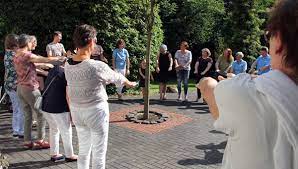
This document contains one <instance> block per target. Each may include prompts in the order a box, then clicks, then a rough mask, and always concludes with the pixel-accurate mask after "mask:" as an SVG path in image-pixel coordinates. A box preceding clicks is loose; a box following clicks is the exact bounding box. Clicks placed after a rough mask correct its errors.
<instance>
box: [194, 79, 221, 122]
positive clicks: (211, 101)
mask: <svg viewBox="0 0 298 169" xmlns="http://www.w3.org/2000/svg"><path fill="white" fill-rule="evenodd" d="M217 84H218V82H217V81H216V80H215V79H213V78H211V77H208V78H203V79H202V80H201V81H200V82H199V84H197V87H198V88H199V89H200V90H201V93H202V96H203V98H204V99H205V101H206V102H207V104H208V106H209V110H210V112H211V115H212V117H213V118H214V119H215V120H216V119H217V118H218V116H219V110H218V107H217V104H216V100H215V95H214V89H215V87H216V86H217Z"/></svg>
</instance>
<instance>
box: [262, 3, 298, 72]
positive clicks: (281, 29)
mask: <svg viewBox="0 0 298 169" xmlns="http://www.w3.org/2000/svg"><path fill="white" fill-rule="evenodd" d="M267 32H268V33H269V34H270V35H269V37H270V36H271V37H272V36H276V35H277V34H278V33H279V35H280V38H281V43H282V46H281V48H280V49H278V50H277V52H278V53H280V54H283V55H284V56H283V57H284V58H283V62H284V63H283V64H285V66H287V67H290V68H291V69H293V70H294V71H295V74H296V75H297V74H298V38H297V37H298V1H297V0H279V1H277V3H276V4H275V6H274V8H273V9H272V11H271V14H270V18H269V21H268V24H267ZM268 33H267V34H268Z"/></svg>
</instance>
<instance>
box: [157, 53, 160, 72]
mask: <svg viewBox="0 0 298 169" xmlns="http://www.w3.org/2000/svg"><path fill="white" fill-rule="evenodd" d="M159 56H160V53H158V54H157V58H156V72H157V73H159V71H160V69H159Z"/></svg>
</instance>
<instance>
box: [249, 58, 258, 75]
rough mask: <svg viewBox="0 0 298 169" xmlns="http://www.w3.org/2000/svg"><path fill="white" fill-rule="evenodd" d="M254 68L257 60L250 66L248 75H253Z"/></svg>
mask: <svg viewBox="0 0 298 169" xmlns="http://www.w3.org/2000/svg"><path fill="white" fill-rule="evenodd" d="M256 66H257V60H255V61H254V63H253V64H252V65H251V67H250V70H249V73H253V71H254V69H255V67H256Z"/></svg>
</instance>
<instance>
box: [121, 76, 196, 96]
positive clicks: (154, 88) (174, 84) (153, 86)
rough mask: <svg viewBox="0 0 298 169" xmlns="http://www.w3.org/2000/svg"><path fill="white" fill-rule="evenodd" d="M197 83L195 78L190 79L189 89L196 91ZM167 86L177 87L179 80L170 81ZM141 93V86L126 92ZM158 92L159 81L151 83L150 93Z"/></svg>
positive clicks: (131, 93)
mask: <svg viewBox="0 0 298 169" xmlns="http://www.w3.org/2000/svg"><path fill="white" fill-rule="evenodd" d="M195 85H196V83H195V80H193V79H190V80H189V82H188V91H190V92H193V91H196V90H197V89H196V87H195ZM167 86H171V87H173V88H177V81H170V82H169V83H168V85H167ZM182 90H183V86H182ZM140 93H141V89H140V88H136V89H128V90H127V92H126V94H128V95H139V94H140ZM158 93H159V83H158V82H152V83H151V84H150V95H154V94H158Z"/></svg>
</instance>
